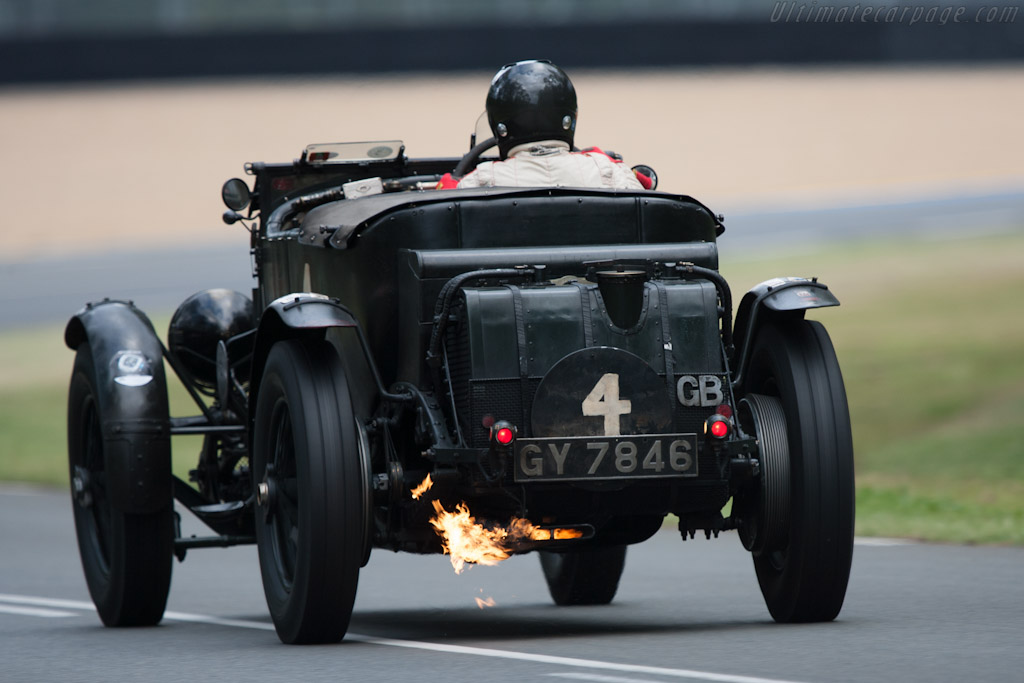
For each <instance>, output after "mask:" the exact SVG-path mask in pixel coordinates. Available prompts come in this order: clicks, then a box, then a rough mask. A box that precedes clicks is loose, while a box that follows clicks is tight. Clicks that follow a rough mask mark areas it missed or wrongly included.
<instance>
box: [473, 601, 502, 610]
mask: <svg viewBox="0 0 1024 683" xmlns="http://www.w3.org/2000/svg"><path fill="white" fill-rule="evenodd" d="M473 599H474V600H476V606H477V607H479V608H480V609H483V608H485V607H494V606H495V605H496V604H498V603H496V602H494V598H473Z"/></svg>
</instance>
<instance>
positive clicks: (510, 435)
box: [491, 420, 516, 446]
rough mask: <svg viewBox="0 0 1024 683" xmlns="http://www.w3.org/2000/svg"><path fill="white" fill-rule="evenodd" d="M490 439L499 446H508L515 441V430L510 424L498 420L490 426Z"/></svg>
mask: <svg viewBox="0 0 1024 683" xmlns="http://www.w3.org/2000/svg"><path fill="white" fill-rule="evenodd" d="M491 438H492V439H494V441H496V442H497V443H498V445H500V446H508V445H509V444H510V443H512V442H513V441H515V438H516V428H515V426H514V425H513V424H512V423H511V422H506V421H505V420H499V421H498V422H495V423H494V424H493V425H492V426H491Z"/></svg>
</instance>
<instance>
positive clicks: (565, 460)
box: [515, 434, 697, 482]
mask: <svg viewBox="0 0 1024 683" xmlns="http://www.w3.org/2000/svg"><path fill="white" fill-rule="evenodd" d="M515 462H516V470H515V480H516V481H517V482H528V481H595V480H606V479H647V478H655V477H696V476H697V435H696V434H631V435H626V436H572V437H565V438H546V439H517V440H516V445H515Z"/></svg>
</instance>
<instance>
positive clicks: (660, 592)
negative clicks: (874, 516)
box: [0, 488, 1024, 683]
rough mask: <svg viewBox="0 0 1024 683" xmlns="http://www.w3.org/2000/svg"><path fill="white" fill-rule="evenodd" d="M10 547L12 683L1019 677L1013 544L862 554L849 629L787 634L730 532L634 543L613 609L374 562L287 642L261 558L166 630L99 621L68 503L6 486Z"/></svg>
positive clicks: (511, 571) (1018, 588)
mask: <svg viewBox="0 0 1024 683" xmlns="http://www.w3.org/2000/svg"><path fill="white" fill-rule="evenodd" d="M187 521H188V520H186V522H187ZM194 531H199V529H194V530H192V532H194ZM189 532H190V531H189V529H188V525H187V527H186V533H189ZM0 543H2V545H0V547H2V549H3V550H2V553H0V680H2V681H5V682H6V683H23V682H24V683H29V682H31V683H45V682H47V681H61V682H65V681H83V682H85V681H109V680H122V681H136V680H140V681H141V680H144V681H147V682H149V683H163V682H167V683H179V682H180V681H182V680H209V681H238V680H250V681H252V680H255V681H284V680H296V681H303V682H307V681H309V682H313V681H331V682H334V681H389V682H394V681H403V680H416V681H552V682H553V681H558V680H563V681H564V680H570V681H574V680H575V681H593V682H598V683H601V682H605V683H657V682H665V681H675V680H697V681H721V682H738V683H739V682H746V683H755V682H756V681H763V682H768V681H804V682H808V683H809V682H821V683H840V682H847V681H865V682H868V681H869V682H871V683H877V682H879V681H928V682H930V683H935V682H939V681H956V682H958V683H960V682H963V681H1000V682H1005V681H1018V680H1021V675H1022V674H1021V672H1022V671H1024V652H1022V648H1021V643H1022V642H1024V641H1022V635H1024V583H1022V582H1021V580H1020V579H1021V577H1022V576H1024V573H1022V570H1024V549H1022V548H981V547H958V546H940V545H920V544H899V543H891V544H889V543H886V542H884V541H878V540H875V541H872V542H870V544H864V545H858V547H857V548H856V552H855V555H854V564H853V573H852V577H851V580H850V590H849V593H848V594H847V599H846V604H845V606H844V608H843V612H842V614H841V615H840V618H839V620H837V621H836V622H833V623H829V624H815V625H787V626H783V625H778V624H774V623H772V621H771V619H770V618H769V616H768V613H767V611H766V609H765V607H764V603H763V602H762V599H761V596H760V593H759V591H758V588H757V582H756V579H755V577H754V572H753V568H752V565H751V562H750V558H749V557H748V556H747V554H746V553H745V552H744V551H743V550H742V548H741V546H740V544H739V542H738V541H737V539H736V538H735V537H733V536H731V535H724V536H723V537H722V538H720V539H717V540H712V541H705V540H703V539H700V540H696V541H687V542H685V543H683V542H681V541H680V540H679V537H678V535H677V534H675V533H673V532H670V531H664V532H662V533H659V534H658V535H656V536H655V538H653V539H651V540H650V541H648V542H646V543H643V544H641V545H638V546H633V547H632V548H631V549H630V552H629V555H628V557H627V562H626V570H625V573H624V576H623V579H622V584H621V587H620V590H619V594H618V597H617V598H616V600H615V602H614V603H613V604H612V605H610V606H607V607H581V608H557V607H555V606H554V605H553V604H552V603H551V601H550V599H549V598H548V595H547V591H546V589H545V587H544V583H543V578H542V575H541V572H540V568H539V564H538V562H537V559H536V558H535V557H534V556H532V555H531V556H524V557H515V558H512V559H511V560H509V561H507V562H505V563H503V564H501V565H499V566H496V567H474V568H472V569H470V570H469V571H468V572H466V573H463V574H462V575H458V576H456V575H455V574H454V573H453V572H452V569H451V566H450V564H449V563H448V561H447V558H444V557H439V556H414V555H405V554H394V553H390V552H386V551H374V553H373V555H372V557H371V560H370V563H369V565H368V566H367V567H366V568H365V569H364V570H363V572H362V574H361V576H360V588H359V594H358V598H357V601H356V608H355V614H354V617H353V620H352V625H351V629H350V634H349V637H348V638H347V639H346V640H345V641H344V642H343V643H341V644H340V645H334V646H316V647H296V646H285V645H281V644H280V643H279V641H278V640H277V637H276V635H275V634H274V632H273V627H272V625H271V624H270V620H269V617H268V615H267V611H266V605H265V603H264V600H263V593H262V588H261V585H260V577H259V568H258V565H257V558H256V551H255V549H254V548H252V547H243V548H233V549H227V550H222V549H207V550H195V551H191V552H190V554H189V556H188V557H187V558H186V560H185V562H184V563H182V564H177V563H176V564H175V568H174V571H175V575H174V580H173V584H172V588H171V596H170V601H169V605H168V612H167V614H166V616H165V619H164V621H163V623H162V624H161V625H160V626H158V627H155V628H142V629H105V628H103V627H102V626H101V625H100V622H99V619H98V617H97V616H96V613H95V612H94V611H93V609H92V606H91V603H90V602H89V597H88V593H87V591H86V588H85V582H84V579H83V578H82V572H81V568H80V566H79V562H78V557H77V548H76V546H75V538H74V529H73V524H72V520H71V510H70V501H69V500H68V496H67V495H66V494H64V493H58V492H45V491H33V490H18V489H11V488H0ZM476 597H482V598H493V599H494V601H495V603H496V604H495V606H494V607H491V608H487V609H478V608H477V606H476V604H475V601H474V598H476Z"/></svg>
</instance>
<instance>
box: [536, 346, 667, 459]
mask: <svg viewBox="0 0 1024 683" xmlns="http://www.w3.org/2000/svg"><path fill="white" fill-rule="evenodd" d="M668 398H669V397H668V390H667V389H666V385H665V380H664V379H663V378H661V377H659V376H658V373H657V372H655V371H654V368H652V367H651V366H650V365H648V364H647V362H646V361H644V360H643V359H642V358H640V357H639V356H636V355H634V354H632V353H629V352H628V351H624V350H622V349H617V348H613V347H608V346H599V347H592V348H588V349H580V350H579V351H574V352H573V353H570V354H569V355H568V356H566V357H565V358H563V359H561V360H560V361H558V362H557V363H555V364H554V366H552V368H551V369H550V370H549V371H548V373H547V375H545V376H544V379H543V380H541V383H540V386H539V387H537V393H536V395H535V396H534V400H533V411H532V412H533V414H532V417H531V427H532V436H534V437H559V436H620V435H626V434H662V433H666V432H670V431H671V425H672V405H671V402H670V401H669V400H668ZM609 455H611V454H609ZM614 456H615V457H616V458H618V459H619V460H621V462H622V464H623V466H625V467H628V466H629V465H630V463H632V462H633V461H634V460H635V459H636V458H640V459H641V460H642V459H643V457H644V454H642V453H641V454H633V453H628V452H624V453H617V454H614Z"/></svg>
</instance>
